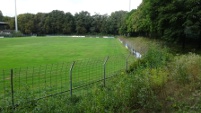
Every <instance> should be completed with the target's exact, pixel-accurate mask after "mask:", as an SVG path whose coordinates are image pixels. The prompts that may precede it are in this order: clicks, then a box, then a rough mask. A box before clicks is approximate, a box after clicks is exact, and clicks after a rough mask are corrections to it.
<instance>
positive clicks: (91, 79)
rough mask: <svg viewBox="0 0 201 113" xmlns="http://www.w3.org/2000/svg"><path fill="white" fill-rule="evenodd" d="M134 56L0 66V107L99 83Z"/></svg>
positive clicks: (125, 65) (104, 83)
mask: <svg viewBox="0 0 201 113" xmlns="http://www.w3.org/2000/svg"><path fill="white" fill-rule="evenodd" d="M134 60H135V58H134V57H133V56H132V55H128V56H124V55H118V56H108V57H105V58H100V59H90V60H82V61H73V62H67V63H58V64H50V65H41V66H38V67H26V68H14V69H7V70H6V69H3V70H2V71H1V72H0V109H2V108H4V107H6V106H12V108H14V107H15V106H16V105H18V104H20V103H21V102H22V101H23V99H24V98H25V97H26V101H27V100H32V99H34V100H38V99H42V98H44V97H48V96H52V95H57V94H62V93H66V92H69V95H70V96H72V95H73V94H74V92H73V90H76V89H79V88H81V87H85V86H87V85H89V84H93V83H96V82H102V84H103V86H105V85H107V84H106V82H105V80H106V79H107V78H109V77H112V76H113V75H115V74H117V73H118V72H119V71H122V70H125V69H127V68H128V65H130V63H132V62H133V61H134Z"/></svg>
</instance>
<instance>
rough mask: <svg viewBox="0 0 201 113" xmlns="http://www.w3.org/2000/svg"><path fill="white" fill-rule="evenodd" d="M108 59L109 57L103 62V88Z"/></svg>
mask: <svg viewBox="0 0 201 113" xmlns="http://www.w3.org/2000/svg"><path fill="white" fill-rule="evenodd" d="M108 59H109V56H108V57H107V58H106V59H105V62H104V64H103V86H104V87H105V79H106V63H107V61H108Z"/></svg>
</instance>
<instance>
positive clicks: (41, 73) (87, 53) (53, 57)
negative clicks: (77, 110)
mask: <svg viewBox="0 0 201 113" xmlns="http://www.w3.org/2000/svg"><path fill="white" fill-rule="evenodd" d="M0 53H1V56H0V101H1V102H0V106H1V105H5V104H4V103H5V102H11V70H10V69H11V68H12V69H14V70H13V86H14V92H15V93H14V96H15V97H14V98H15V102H16V103H18V102H22V100H23V99H22V97H24V96H26V95H29V96H32V97H34V98H35V99H37V98H41V97H43V96H47V95H52V94H57V93H61V92H65V91H68V90H69V88H70V77H69V73H70V67H71V65H72V62H73V61H76V62H75V65H74V68H73V71H72V88H73V89H76V88H78V87H82V86H84V85H87V84H90V83H93V82H96V81H101V82H102V79H103V78H104V76H103V75H104V67H103V64H104V62H105V59H106V56H109V59H108V62H107V63H106V66H105V75H106V78H108V77H110V76H113V75H115V73H118V72H119V71H120V70H125V68H126V56H127V55H128V50H126V49H125V47H123V45H122V44H121V43H120V42H119V41H118V40H117V39H104V38H67V37H51V38H50V37H37V38H36V37H34V38H28V37H27V38H12V39H9V38H5V39H0ZM130 58H131V59H129V60H131V61H133V60H134V59H133V57H130ZM129 63H130V62H129ZM27 90H29V91H27ZM30 91H31V92H32V93H31V95H30V94H29V93H30ZM27 99H31V97H27Z"/></svg>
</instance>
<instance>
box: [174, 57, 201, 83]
mask: <svg viewBox="0 0 201 113" xmlns="http://www.w3.org/2000/svg"><path fill="white" fill-rule="evenodd" d="M171 74H172V76H173V78H175V79H176V80H177V81H178V82H180V83H183V84H187V83H190V82H195V81H200V80H201V57H200V56H199V55H196V54H192V53H189V54H188V55H182V56H177V57H176V58H175V59H174V62H173V63H172V72H171Z"/></svg>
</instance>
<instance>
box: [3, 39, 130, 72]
mask: <svg viewBox="0 0 201 113" xmlns="http://www.w3.org/2000/svg"><path fill="white" fill-rule="evenodd" d="M126 53H127V50H126V49H125V48H124V47H123V46H122V45H121V43H120V42H119V41H118V40H117V39H103V38H67V37H32V38H31V37H25V38H4V39H0V69H5V68H6V69H9V68H19V67H29V66H39V65H44V64H52V63H59V62H60V63H61V62H71V61H74V60H83V59H92V58H99V57H104V56H115V55H119V54H126Z"/></svg>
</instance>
